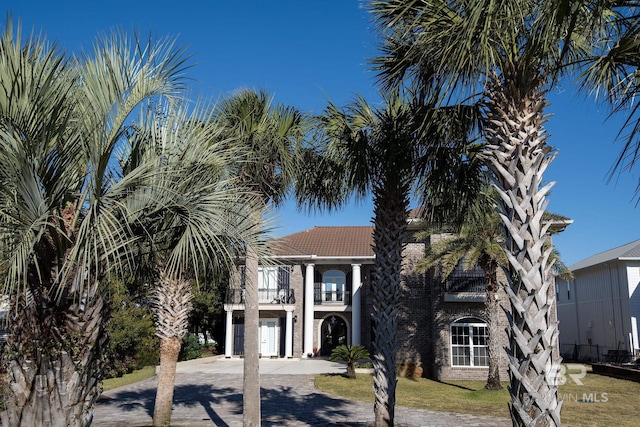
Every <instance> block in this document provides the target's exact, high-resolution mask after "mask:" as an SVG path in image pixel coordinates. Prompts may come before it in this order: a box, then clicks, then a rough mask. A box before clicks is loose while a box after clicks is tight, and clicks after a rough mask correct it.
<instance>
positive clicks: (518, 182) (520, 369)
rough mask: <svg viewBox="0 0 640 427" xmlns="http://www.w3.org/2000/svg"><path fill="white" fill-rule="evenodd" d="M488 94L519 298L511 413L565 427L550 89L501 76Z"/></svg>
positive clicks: (521, 422) (511, 289)
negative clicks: (552, 232)
mask: <svg viewBox="0 0 640 427" xmlns="http://www.w3.org/2000/svg"><path fill="white" fill-rule="evenodd" d="M488 98H489V101H488V104H487V108H488V116H489V117H488V119H489V120H488V122H489V125H488V128H487V132H488V138H489V143H490V146H489V160H490V162H491V163H490V167H491V169H492V171H493V172H494V174H495V179H496V188H497V190H498V193H499V195H500V198H501V203H500V205H499V208H498V211H499V214H500V216H501V218H502V222H503V224H504V226H505V228H506V231H507V239H506V242H505V253H506V255H507V258H508V259H509V264H510V267H511V268H510V270H511V271H510V272H507V279H508V281H509V286H508V287H507V288H506V291H507V293H508V295H509V300H510V303H511V304H510V305H511V313H510V315H509V316H508V318H509V337H510V346H509V349H508V351H507V353H508V356H509V380H510V387H509V392H510V394H511V400H512V401H511V405H510V407H509V408H510V412H511V418H512V421H513V424H514V426H515V425H517V426H533V425H535V426H560V409H561V407H562V402H561V401H559V399H558V388H557V383H556V382H555V381H554V375H555V374H557V370H558V367H559V363H560V360H561V359H560V357H559V355H558V354H557V350H556V349H557V347H556V343H557V337H558V327H557V323H553V322H551V320H550V315H551V313H550V310H552V309H553V307H554V305H553V296H552V295H551V296H550V294H549V292H548V291H549V287H550V286H551V284H552V283H553V281H552V275H551V269H552V264H553V263H552V262H551V263H550V262H549V255H550V254H551V251H552V249H553V248H552V245H551V244H549V245H545V243H547V242H548V240H549V239H548V232H547V231H548V226H546V225H545V224H543V223H542V214H543V213H544V210H545V208H546V205H547V201H546V200H545V196H546V194H547V193H548V192H549V190H550V189H551V187H552V186H553V183H550V184H547V185H546V186H545V187H544V188H542V189H540V188H539V187H540V185H541V184H542V175H543V173H544V171H545V170H546V168H547V166H548V165H549V164H550V163H551V161H552V160H553V157H554V154H553V153H552V152H553V150H552V148H551V147H550V146H548V145H547V144H546V139H547V135H546V133H545V129H544V126H543V125H544V123H545V121H546V116H545V115H544V112H543V110H544V108H545V107H546V105H547V101H546V98H545V93H544V92H543V91H542V90H539V89H537V88H536V89H534V90H531V91H525V92H522V89H521V88H520V87H517V86H508V85H506V84H503V82H501V81H500V80H499V78H498V77H497V76H494V77H493V80H492V82H491V84H490V86H489V88H488ZM549 243H550V242H549ZM545 247H547V248H548V249H545Z"/></svg>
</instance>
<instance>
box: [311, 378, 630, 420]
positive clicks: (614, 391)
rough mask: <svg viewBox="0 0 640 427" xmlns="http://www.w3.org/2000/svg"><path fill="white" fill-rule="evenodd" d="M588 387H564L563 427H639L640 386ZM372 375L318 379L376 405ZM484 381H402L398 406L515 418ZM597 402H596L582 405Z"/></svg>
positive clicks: (594, 381) (593, 381)
mask: <svg viewBox="0 0 640 427" xmlns="http://www.w3.org/2000/svg"><path fill="white" fill-rule="evenodd" d="M581 381H582V383H583V384H582V385H577V384H575V383H574V382H572V381H568V382H567V384H565V385H563V386H560V388H559V394H560V398H561V399H563V400H564V404H563V408H562V415H561V416H562V423H563V425H565V426H566V427H578V426H580V427H582V426H585V427H597V426H612V425H615V426H622V427H632V426H637V425H638V420H637V408H638V406H639V405H640V384H639V383H635V382H631V381H624V380H618V379H615V378H609V377H605V376H601V375H596V374H592V373H588V374H587V376H586V377H585V378H584V379H582V380H581ZM372 384H373V379H372V377H371V375H366V374H359V375H358V378H357V379H355V380H349V379H347V378H345V377H343V376H341V375H318V376H316V378H315V385H316V387H317V388H318V389H319V390H321V391H324V392H326V393H329V394H333V395H338V396H341V397H345V398H347V399H351V400H359V401H365V402H373V388H372ZM484 384H485V383H484V382H481V381H447V382H437V381H432V380H428V379H424V378H418V379H408V378H398V387H397V390H396V401H397V405H399V406H406V407H411V408H422V409H431V410H434V411H443V412H459V413H468V414H476V415H491V416H496V417H506V418H508V417H509V409H508V406H507V404H508V402H509V401H510V398H509V393H508V391H507V389H506V384H504V386H505V388H504V389H503V390H500V391H488V390H484V389H483V387H484ZM583 399H586V400H588V399H591V400H593V402H592V403H585V402H580V401H579V400H583Z"/></svg>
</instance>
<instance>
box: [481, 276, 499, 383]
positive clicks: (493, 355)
mask: <svg viewBox="0 0 640 427" xmlns="http://www.w3.org/2000/svg"><path fill="white" fill-rule="evenodd" d="M487 276H488V277H489V284H488V285H487V300H486V302H485V316H486V319H487V329H488V330H489V343H488V344H489V345H488V352H489V373H488V374H487V384H485V386H484V388H485V389H487V390H502V384H500V353H501V349H500V339H499V338H498V337H499V336H500V327H499V322H498V317H499V316H500V301H499V300H498V298H497V295H498V293H497V290H498V283H497V280H496V273H495V268H494V270H493V274H487Z"/></svg>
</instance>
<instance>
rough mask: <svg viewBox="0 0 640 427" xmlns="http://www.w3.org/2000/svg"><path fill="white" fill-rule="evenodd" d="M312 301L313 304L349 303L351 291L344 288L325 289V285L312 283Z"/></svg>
mask: <svg viewBox="0 0 640 427" xmlns="http://www.w3.org/2000/svg"><path fill="white" fill-rule="evenodd" d="M313 303H314V304H315V305H351V293H350V292H348V291H346V289H326V285H325V284H323V283H319V282H316V283H314V284H313Z"/></svg>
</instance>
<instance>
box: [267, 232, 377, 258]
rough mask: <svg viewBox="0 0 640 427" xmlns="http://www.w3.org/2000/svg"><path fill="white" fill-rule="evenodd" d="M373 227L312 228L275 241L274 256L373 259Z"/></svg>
mask: <svg viewBox="0 0 640 427" xmlns="http://www.w3.org/2000/svg"><path fill="white" fill-rule="evenodd" d="M372 245H373V226H345V227H313V228H310V229H308V230H304V231H301V232H299V233H294V234H289V235H288V236H284V237H281V238H278V239H276V240H275V244H274V249H275V254H276V255H277V256H283V257H286V256H303V255H315V256H318V257H372V258H373V257H374V253H373V249H371V246H372Z"/></svg>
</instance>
